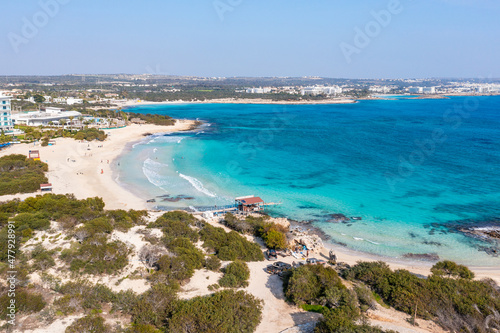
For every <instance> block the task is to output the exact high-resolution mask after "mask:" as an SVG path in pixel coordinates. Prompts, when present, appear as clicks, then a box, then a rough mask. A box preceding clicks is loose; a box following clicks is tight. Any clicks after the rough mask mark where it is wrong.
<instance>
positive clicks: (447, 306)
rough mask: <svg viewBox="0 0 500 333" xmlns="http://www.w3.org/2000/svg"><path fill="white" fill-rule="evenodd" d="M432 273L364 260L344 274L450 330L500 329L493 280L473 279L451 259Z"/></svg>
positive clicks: (398, 306) (393, 303) (497, 293)
mask: <svg viewBox="0 0 500 333" xmlns="http://www.w3.org/2000/svg"><path fill="white" fill-rule="evenodd" d="M432 273H433V274H432V275H430V276H429V277H428V278H426V279H423V278H420V277H418V276H416V275H414V274H412V273H410V272H408V271H406V270H397V271H392V270H391V269H390V268H389V267H388V266H387V264H385V263H383V262H375V263H366V262H364V263H359V264H357V265H356V266H354V267H352V268H350V269H348V270H346V271H345V272H344V274H343V275H344V276H345V277H346V278H347V279H349V280H358V281H362V282H364V283H366V284H367V285H369V286H370V287H371V288H372V289H373V290H374V291H375V292H376V293H377V294H379V295H380V296H381V297H382V299H383V300H384V302H386V303H387V304H389V305H391V306H393V307H394V308H396V309H397V310H399V311H403V312H405V313H407V314H409V315H412V316H413V315H414V314H415V313H416V314H417V316H418V317H420V318H424V319H430V320H434V321H436V322H437V323H439V324H440V325H441V326H442V327H444V328H446V329H448V330H451V331H457V332H458V331H463V332H467V331H469V332H471V331H473V332H489V331H491V330H492V329H494V328H497V329H498V328H500V320H499V317H498V316H497V314H498V313H499V312H500V290H499V288H498V286H496V284H495V283H494V282H493V281H491V280H482V281H476V280H472V278H473V276H474V275H473V274H472V272H470V270H469V269H467V268H466V267H464V266H461V265H457V264H455V263H453V262H449V261H447V262H439V263H437V264H436V265H435V266H434V267H433V268H432Z"/></svg>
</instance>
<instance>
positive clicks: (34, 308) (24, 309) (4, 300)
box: [0, 287, 46, 320]
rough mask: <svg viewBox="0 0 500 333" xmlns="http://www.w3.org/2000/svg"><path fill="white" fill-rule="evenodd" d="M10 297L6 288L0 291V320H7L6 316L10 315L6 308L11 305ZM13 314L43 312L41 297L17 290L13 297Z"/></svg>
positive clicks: (25, 290) (43, 302)
mask: <svg viewBox="0 0 500 333" xmlns="http://www.w3.org/2000/svg"><path fill="white" fill-rule="evenodd" d="M11 299H12V297H10V296H9V293H8V290H7V287H3V288H1V289H0V319H2V320H6V319H8V317H7V314H8V313H10V311H9V309H8V308H7V307H8V306H10V305H11V303H10V301H11ZM15 300H16V303H15V312H16V313H18V314H20V313H37V312H40V311H42V310H43V308H44V307H45V305H46V303H45V301H44V300H43V297H42V295H40V294H37V293H34V292H31V291H28V290H27V289H25V288H17V289H16V296H15Z"/></svg>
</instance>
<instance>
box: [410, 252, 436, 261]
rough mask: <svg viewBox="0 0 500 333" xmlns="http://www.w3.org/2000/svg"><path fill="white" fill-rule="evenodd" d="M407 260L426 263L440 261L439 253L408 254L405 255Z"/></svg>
mask: <svg viewBox="0 0 500 333" xmlns="http://www.w3.org/2000/svg"><path fill="white" fill-rule="evenodd" d="M403 257H404V258H406V259H415V260H425V261H439V256H438V254H437V253H407V254H405V255H403Z"/></svg>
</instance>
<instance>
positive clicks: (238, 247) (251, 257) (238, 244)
mask: <svg viewBox="0 0 500 333" xmlns="http://www.w3.org/2000/svg"><path fill="white" fill-rule="evenodd" d="M200 235H201V239H202V241H203V242H204V247H205V248H206V249H208V250H209V251H210V250H214V251H215V253H216V255H217V257H219V259H221V260H225V261H234V260H237V259H239V260H243V261H263V260H264V255H263V254H262V251H261V249H260V247H259V245H258V244H256V243H253V242H249V241H248V240H246V239H245V238H244V237H242V236H240V235H239V234H238V233H237V232H235V231H231V232H229V233H226V232H225V231H224V229H222V228H215V227H212V226H211V225H208V224H207V225H205V227H204V228H203V229H202V230H201V231H200Z"/></svg>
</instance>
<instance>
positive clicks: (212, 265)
mask: <svg viewBox="0 0 500 333" xmlns="http://www.w3.org/2000/svg"><path fill="white" fill-rule="evenodd" d="M220 266H221V261H220V260H219V258H217V257H216V256H209V257H208V258H207V259H206V260H205V268H206V269H208V270H211V271H214V272H218V271H219V269H220Z"/></svg>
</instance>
